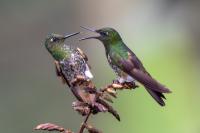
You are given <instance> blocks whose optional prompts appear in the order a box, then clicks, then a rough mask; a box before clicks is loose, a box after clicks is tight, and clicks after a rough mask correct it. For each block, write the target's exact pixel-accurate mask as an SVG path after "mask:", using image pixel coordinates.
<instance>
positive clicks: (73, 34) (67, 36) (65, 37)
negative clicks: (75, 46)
mask: <svg viewBox="0 0 200 133" xmlns="http://www.w3.org/2000/svg"><path fill="white" fill-rule="evenodd" d="M79 33H80V32H76V33H72V34H69V35H66V36H64V39H67V38H69V37H71V36H75V35H77V34H79Z"/></svg>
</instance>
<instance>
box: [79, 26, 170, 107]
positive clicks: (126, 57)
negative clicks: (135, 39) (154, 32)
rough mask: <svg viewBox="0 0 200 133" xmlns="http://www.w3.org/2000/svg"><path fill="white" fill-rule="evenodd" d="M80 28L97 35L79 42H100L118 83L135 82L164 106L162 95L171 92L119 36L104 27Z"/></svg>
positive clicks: (112, 30) (111, 29)
mask: <svg viewBox="0 0 200 133" xmlns="http://www.w3.org/2000/svg"><path fill="white" fill-rule="evenodd" d="M81 28H83V29H86V30H89V31H91V32H95V33H98V34H99V35H98V36H91V37H86V38H81V39H80V41H81V40H87V39H97V40H99V41H101V42H102V44H103V45H104V47H105V54H106V57H107V60H108V63H109V65H110V66H111V68H112V69H113V70H114V72H115V73H116V75H117V77H118V78H117V80H118V82H119V83H134V82H135V81H137V82H139V83H140V84H142V85H143V86H144V87H145V89H146V90H147V92H148V93H149V94H150V95H151V96H152V97H153V98H154V99H155V101H156V102H157V103H158V104H159V105H161V106H164V105H165V102H164V99H166V98H165V96H164V94H163V93H170V92H171V91H170V90H169V89H168V88H167V87H165V86H164V85H162V84H161V83H159V82H158V81H156V80H155V79H154V78H153V77H152V76H151V75H150V74H149V73H148V72H147V70H146V69H145V68H144V66H143V64H142V62H141V61H140V60H139V59H138V57H137V56H136V55H135V54H134V53H133V51H131V49H129V48H128V46H127V45H126V44H125V43H124V42H123V40H122V38H121V36H120V34H119V33H118V32H117V31H116V30H115V29H113V28H110V27H106V28H101V29H97V30H96V29H92V28H88V27H83V26H81Z"/></svg>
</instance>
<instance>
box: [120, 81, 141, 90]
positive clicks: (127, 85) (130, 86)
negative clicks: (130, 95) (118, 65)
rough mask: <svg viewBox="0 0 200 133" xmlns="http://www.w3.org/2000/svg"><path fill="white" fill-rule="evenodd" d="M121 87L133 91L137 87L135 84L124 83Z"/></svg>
mask: <svg viewBox="0 0 200 133" xmlns="http://www.w3.org/2000/svg"><path fill="white" fill-rule="evenodd" d="M122 86H123V87H124V88H126V89H135V88H137V87H139V86H138V85H137V84H136V83H135V82H124V83H122Z"/></svg>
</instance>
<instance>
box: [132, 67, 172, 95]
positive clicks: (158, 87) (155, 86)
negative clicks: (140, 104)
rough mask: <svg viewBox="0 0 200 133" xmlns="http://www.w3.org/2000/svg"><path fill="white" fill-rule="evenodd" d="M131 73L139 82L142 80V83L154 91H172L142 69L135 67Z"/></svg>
mask: <svg viewBox="0 0 200 133" xmlns="http://www.w3.org/2000/svg"><path fill="white" fill-rule="evenodd" d="M129 74H130V75H131V76H132V77H133V78H134V79H136V80H137V81H138V82H140V83H141V84H143V85H144V86H145V87H146V88H148V89H150V90H154V91H156V92H160V93H170V92H171V91H170V90H169V89H168V88H166V87H165V86H164V85H162V84H160V83H158V82H157V81H156V80H155V79H153V78H152V77H151V76H149V75H148V74H146V73H144V72H142V71H140V70H137V69H133V70H132V71H131V72H130V73H129Z"/></svg>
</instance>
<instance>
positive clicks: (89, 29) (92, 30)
mask: <svg viewBox="0 0 200 133" xmlns="http://www.w3.org/2000/svg"><path fill="white" fill-rule="evenodd" d="M80 27H81V28H83V29H85V30H88V31H91V32H95V33H98V32H97V30H95V29H92V28H89V27H84V26H80ZM98 37H99V36H91V37H85V38H81V39H80V40H79V41H82V40H87V39H98Z"/></svg>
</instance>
